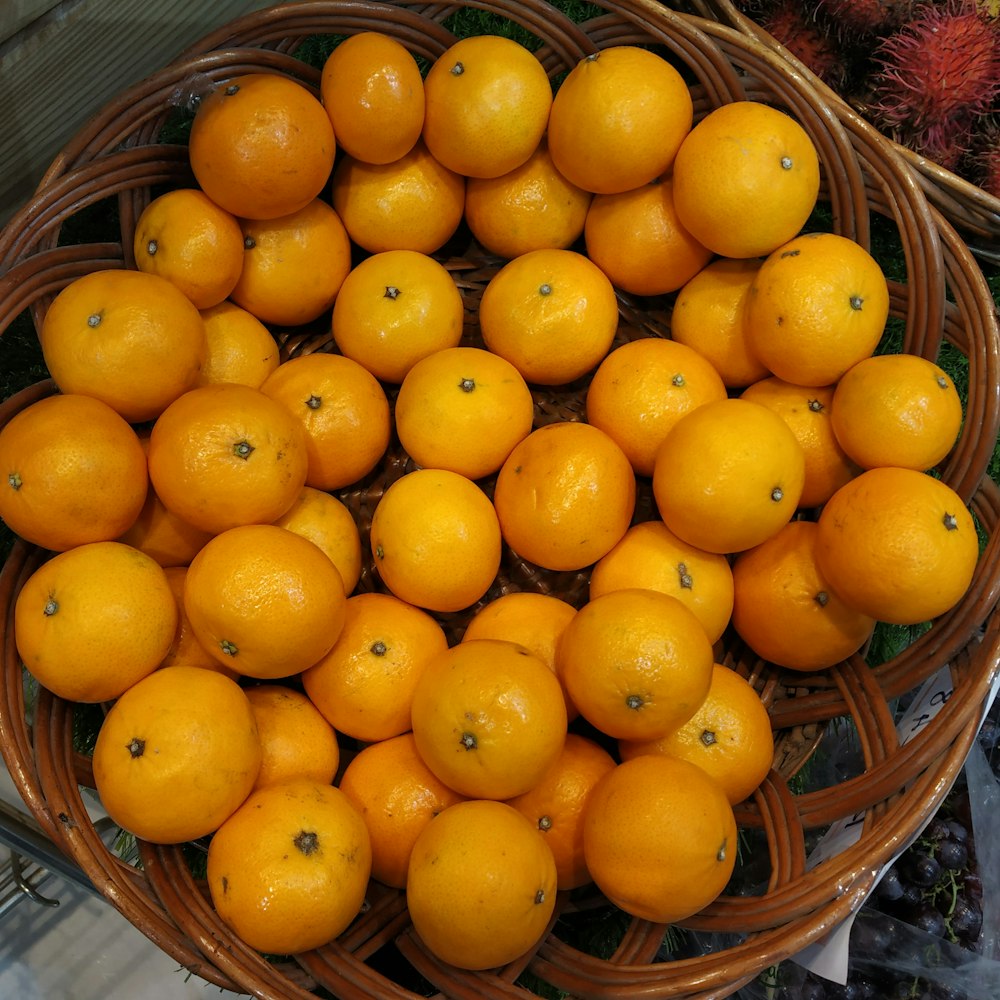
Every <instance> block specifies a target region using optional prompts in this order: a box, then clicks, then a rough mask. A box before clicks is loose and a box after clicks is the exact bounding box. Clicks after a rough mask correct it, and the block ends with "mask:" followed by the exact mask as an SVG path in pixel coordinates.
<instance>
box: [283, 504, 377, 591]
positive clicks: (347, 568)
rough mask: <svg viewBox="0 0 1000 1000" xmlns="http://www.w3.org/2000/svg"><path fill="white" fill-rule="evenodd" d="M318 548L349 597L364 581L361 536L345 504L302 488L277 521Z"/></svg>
mask: <svg viewBox="0 0 1000 1000" xmlns="http://www.w3.org/2000/svg"><path fill="white" fill-rule="evenodd" d="M274 523H275V524H276V525H277V526H278V527H279V528H287V529H288V530H289V531H294V532H295V534H296V535H301V536H302V537H303V538H308V539H309V541H310V542H312V543H313V544H314V545H318V546H319V547H320V548H321V549H322V550H323V551H324V552H325V553H326V554H327V555H328V556H329V557H330V559H331V561H332V562H333V565H334V566H336V567H337V570H338V571H339V573H340V578H341V580H343V581H344V593H346V594H350V593H351V592H352V591H353V590H354V588H355V587H356V586H357V585H358V580H360V579H361V533H360V532H359V531H358V525H357V522H356V521H355V520H354V515H353V514H351V512H350V510H348V508H347V506H346V505H345V504H344V503H343V501H341V500H338V499H337V498H336V497H335V496H333V495H332V494H331V493H325V492H324V491H323V490H318V489H315V488H314V487H312V486H303V487H302V492H301V493H300V494H299V498H298V500H296V501H295V502H294V503H293V504H292V506H291V507H289V508H288V510H287V511H285V513H284V514H282V515H281V517H279V518H278V519H277V520H276V521H275V522H274Z"/></svg>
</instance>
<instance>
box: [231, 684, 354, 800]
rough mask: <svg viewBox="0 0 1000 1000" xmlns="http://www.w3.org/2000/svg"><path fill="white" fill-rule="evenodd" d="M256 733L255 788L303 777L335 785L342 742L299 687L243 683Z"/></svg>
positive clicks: (319, 782)
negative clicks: (258, 753) (339, 743)
mask: <svg viewBox="0 0 1000 1000" xmlns="http://www.w3.org/2000/svg"><path fill="white" fill-rule="evenodd" d="M246 696H247V701H249V702H250V707H251V708H252V709H253V716H254V719H255V720H256V722H257V735H258V736H259V737H260V750H261V759H260V771H259V772H258V773H257V781H256V782H255V783H254V788H255V789H256V788H265V787H267V786H269V785H278V784H281V783H282V782H285V781H294V780H295V779H297V778H307V779H309V780H310V781H315V782H316V783H317V784H320V785H331V784H333V779H334V776H335V775H336V773H337V766H338V765H339V764H340V747H339V746H338V745H337V734H336V733H335V732H334V731H333V727H332V726H331V725H330V723H329V722H327V721H326V719H324V718H323V716H322V715H321V714H320V712H319V710H318V709H317V708H316V706H315V705H313V703H312V702H311V701H310V700H309V699H308V698H307V697H306V696H305V695H304V694H302V692H301V691H296V690H295V689H294V688H290V687H287V686H285V685H284V684H257V685H254V686H253V687H248V688H246Z"/></svg>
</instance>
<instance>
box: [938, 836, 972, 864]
mask: <svg viewBox="0 0 1000 1000" xmlns="http://www.w3.org/2000/svg"><path fill="white" fill-rule="evenodd" d="M936 856H937V860H938V862H939V863H940V865H941V867H942V868H946V869H947V870H948V871H951V872H959V871H961V870H962V869H963V868H964V867H965V866H966V865H967V864H968V863H969V849H968V848H967V847H966V846H965V844H963V843H961V842H960V841H957V840H952V839H950V838H949V839H948V840H942V841H941V843H939V844H938V846H937V855H936Z"/></svg>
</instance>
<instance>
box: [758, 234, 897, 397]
mask: <svg viewBox="0 0 1000 1000" xmlns="http://www.w3.org/2000/svg"><path fill="white" fill-rule="evenodd" d="M803 289H808V293H805V292H803ZM888 315H889V288H888V285H887V283H886V279H885V275H884V274H883V273H882V269H881V267H879V265H878V262H877V261H876V260H875V259H874V258H873V257H872V256H871V254H869V253H868V251H867V250H865V249H864V248H863V247H862V246H860V245H859V244H857V243H855V242H854V241H853V240H849V239H847V237H845V236H838V235H837V234H836V233H807V234H806V235H804V236H799V237H797V238H796V239H794V240H791V241H790V242H789V243H785V244H783V245H782V246H781V247H779V248H778V249H777V250H775V251H774V252H773V253H772V254H771V255H770V256H769V257H768V258H767V259H766V260H765V261H764V263H763V264H761V266H760V269H759V270H758V271H757V275H756V277H755V278H754V280H753V284H752V285H751V286H750V293H749V295H748V296H747V301H746V311H745V313H744V323H745V330H746V336H747V342H748V344H749V345H750V350H751V351H753V353H754V354H755V355H756V356H757V357H758V358H760V360H761V362H762V363H763V364H765V365H767V367H768V368H769V369H770V370H771V371H772V372H773V373H774V374H775V375H777V376H778V377H779V378H783V379H784V380H785V381H786V382H792V383H793V384H795V385H833V384H834V383H835V382H836V381H837V380H838V379H839V378H840V376H841V375H843V374H844V372H846V371H847V369H848V368H850V367H851V366H852V365H855V364H857V362H859V361H860V360H861V359H862V358H866V357H869V356H870V355H871V354H872V352H873V351H874V350H875V348H876V346H877V345H878V342H879V340H880V339H881V337H882V333H883V332H884V330H885V322H886V318H887V317H888Z"/></svg>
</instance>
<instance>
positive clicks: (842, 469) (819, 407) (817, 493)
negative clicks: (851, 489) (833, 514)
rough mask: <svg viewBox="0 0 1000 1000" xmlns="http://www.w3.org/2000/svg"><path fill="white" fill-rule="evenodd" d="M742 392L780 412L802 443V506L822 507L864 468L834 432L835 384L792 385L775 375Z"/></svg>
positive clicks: (743, 394) (745, 395)
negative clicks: (845, 448)
mask: <svg viewBox="0 0 1000 1000" xmlns="http://www.w3.org/2000/svg"><path fill="white" fill-rule="evenodd" d="M741 396H742V398H743V399H748V400H750V401H751V402H753V403H760V404H761V406H766V407H767V408H768V409H769V410H773V411H774V412H775V413H777V414H778V416H779V417H781V419H782V420H784V421H785V423H786V424H788V427H789V429H790V430H791V432H792V433H793V434H794V435H795V439H796V440H797V441H798V442H799V444H800V445H801V446H802V452H803V454H804V456H805V460H806V472H805V481H804V483H803V485H802V496H801V497H800V498H799V506H800V507H818V506H820V504H823V503H826V501H827V500H829V499H830V497H831V496H833V494H834V492H835V491H836V490H838V489H839V488H840V487H841V486H843V485H844V483H846V482H847V480H848V479H851V478H852V477H853V476H855V475H857V473H858V472H859V471H860V469H859V468H858V466H857V465H856V464H855V463H854V462H853V461H851V459H850V458H849V457H848V456H847V454H846V453H845V452H844V449H843V448H842V447H841V446H840V443H839V441H838V440H837V436H836V434H835V433H834V427H835V424H834V422H833V414H834V411H835V409H836V406H835V404H834V387H833V386H832V385H825V386H802V385H792V383H791V382H786V381H785V380H784V379H780V378H778V377H777V375H772V376H771V377H770V378H764V379H761V380H760V381H759V382H754V383H753V384H752V385H749V386H747V387H746V389H744V390H743V392H742V394H741Z"/></svg>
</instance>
